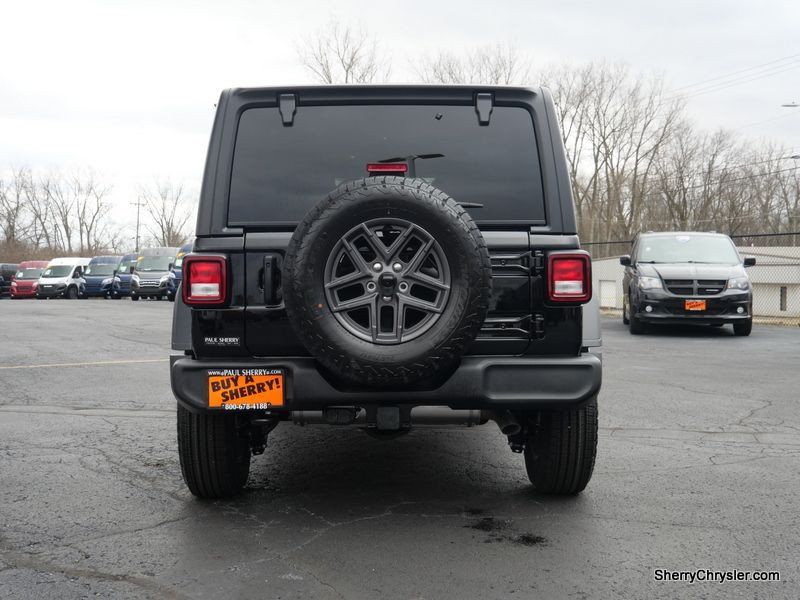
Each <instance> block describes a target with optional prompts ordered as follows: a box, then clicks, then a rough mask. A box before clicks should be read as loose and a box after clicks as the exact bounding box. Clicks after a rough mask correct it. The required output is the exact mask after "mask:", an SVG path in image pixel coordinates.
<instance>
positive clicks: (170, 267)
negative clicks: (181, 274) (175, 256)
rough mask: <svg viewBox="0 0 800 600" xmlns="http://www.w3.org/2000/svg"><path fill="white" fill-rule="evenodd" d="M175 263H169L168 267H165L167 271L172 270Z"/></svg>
mask: <svg viewBox="0 0 800 600" xmlns="http://www.w3.org/2000/svg"><path fill="white" fill-rule="evenodd" d="M174 266H175V265H174V264H173V263H169V267H167V271H172V267H174Z"/></svg>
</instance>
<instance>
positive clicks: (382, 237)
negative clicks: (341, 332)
mask: <svg viewBox="0 0 800 600" xmlns="http://www.w3.org/2000/svg"><path fill="white" fill-rule="evenodd" d="M324 285H325V295H326V298H327V300H328V305H329V307H330V309H331V312H332V313H333V315H334V317H335V318H336V320H337V321H339V323H341V325H342V327H344V328H345V329H346V330H347V331H349V332H350V333H351V334H353V335H354V336H356V337H358V338H360V339H362V340H366V341H368V342H372V343H375V344H400V343H402V342H407V341H410V340H413V339H414V338H416V337H418V336H420V335H422V334H424V333H425V332H426V331H428V330H429V329H430V328H431V327H433V326H434V325H435V324H436V322H437V321H438V319H439V318H440V317H441V315H442V312H443V310H444V307H445V305H446V304H447V299H448V297H449V296H450V268H449V265H448V263H447V259H446V258H445V254H444V252H443V251H442V247H441V246H440V245H439V242H437V241H436V240H435V239H434V238H433V236H432V235H431V234H430V233H428V232H427V231H425V229H423V228H422V227H420V226H419V225H415V224H414V223H411V222H410V221H406V220H404V219H397V218H384V219H372V220H370V221H367V222H366V223H361V224H359V225H357V226H355V227H353V228H352V229H351V230H350V231H348V232H347V233H346V234H345V235H344V236H342V238H341V239H340V240H339V242H338V243H337V244H336V246H335V247H334V249H333V252H332V253H331V255H330V257H329V258H328V261H327V264H326V265H325V277H324Z"/></svg>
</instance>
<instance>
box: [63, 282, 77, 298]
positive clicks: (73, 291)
mask: <svg viewBox="0 0 800 600" xmlns="http://www.w3.org/2000/svg"><path fill="white" fill-rule="evenodd" d="M64 297H65V298H66V299H67V300H76V299H77V298H78V288H76V287H75V286H74V285H71V286H69V287H68V288H67V292H66V293H65V294H64Z"/></svg>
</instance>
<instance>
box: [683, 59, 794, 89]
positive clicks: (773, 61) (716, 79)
mask: <svg viewBox="0 0 800 600" xmlns="http://www.w3.org/2000/svg"><path fill="white" fill-rule="evenodd" d="M798 57H800V54H791V55H789V56H784V57H782V58H776V59H775V60H771V61H768V62H765V63H761V64H760V65H755V66H752V67H747V68H746V69H739V70H738V71H733V72H731V73H726V74H724V75H718V76H717V77H711V78H710V79H704V80H701V81H698V82H696V83H691V84H689V85H684V86H681V87H678V88H674V89H672V90H670V92H678V91H680V90H685V89H687V88H693V87H698V86H705V85H706V84H708V83H711V82H712V81H719V80H720V79H727V78H729V77H733V76H734V75H739V74H741V73H746V72H748V71H755V70H758V69H762V68H763V67H767V66H769V65H774V64H775V63H779V62H785V61H787V60H790V59H795V58H798ZM770 68H774V67H770Z"/></svg>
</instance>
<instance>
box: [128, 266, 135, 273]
mask: <svg viewBox="0 0 800 600" xmlns="http://www.w3.org/2000/svg"><path fill="white" fill-rule="evenodd" d="M135 270H136V267H135V266H134V265H131V266H130V270H129V271H130V273H131V274H133V272H134V271H135Z"/></svg>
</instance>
